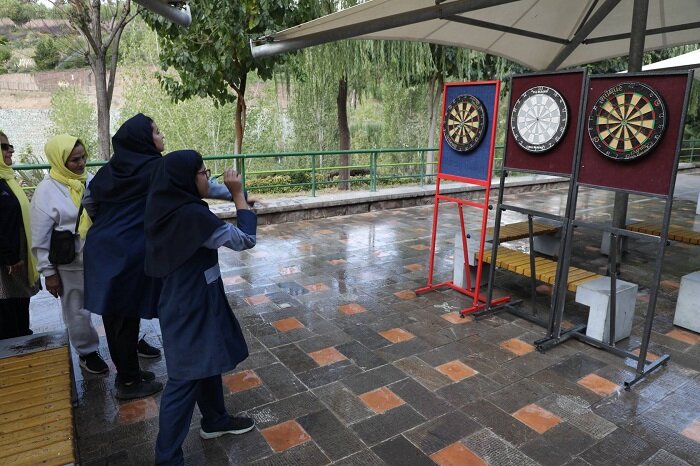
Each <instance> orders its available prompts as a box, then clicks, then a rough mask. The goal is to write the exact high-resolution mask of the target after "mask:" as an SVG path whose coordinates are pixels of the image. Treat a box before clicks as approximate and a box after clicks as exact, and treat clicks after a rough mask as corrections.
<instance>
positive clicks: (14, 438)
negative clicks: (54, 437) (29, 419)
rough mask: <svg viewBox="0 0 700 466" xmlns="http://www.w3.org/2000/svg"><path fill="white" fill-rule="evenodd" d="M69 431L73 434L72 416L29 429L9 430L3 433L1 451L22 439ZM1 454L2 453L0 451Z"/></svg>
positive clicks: (0, 440) (0, 439)
mask: <svg viewBox="0 0 700 466" xmlns="http://www.w3.org/2000/svg"><path fill="white" fill-rule="evenodd" d="M64 431H65V432H68V433H70V435H71V436H72V435H73V419H72V417H66V418H64V419H58V420H56V421H53V422H48V423H45V424H40V425H38V426H34V427H29V428H27V429H22V430H18V431H14V432H8V433H7V434H3V436H2V437H1V438H0V447H2V448H0V452H2V451H4V449H5V446H6V445H11V444H14V443H17V442H19V441H20V440H22V439H31V438H34V437H41V436H45V435H49V434H52V433H54V432H64ZM0 454H1V453H0Z"/></svg>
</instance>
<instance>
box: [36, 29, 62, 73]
mask: <svg viewBox="0 0 700 466" xmlns="http://www.w3.org/2000/svg"><path fill="white" fill-rule="evenodd" d="M60 59H61V56H60V54H59V52H58V47H56V42H55V41H54V40H53V39H52V38H51V37H44V38H43V39H41V41H40V42H39V44H38V45H37V46H36V50H35V51H34V62H35V63H36V68H37V69H38V70H39V71H45V70H52V69H54V68H56V65H58V62H59V61H60Z"/></svg>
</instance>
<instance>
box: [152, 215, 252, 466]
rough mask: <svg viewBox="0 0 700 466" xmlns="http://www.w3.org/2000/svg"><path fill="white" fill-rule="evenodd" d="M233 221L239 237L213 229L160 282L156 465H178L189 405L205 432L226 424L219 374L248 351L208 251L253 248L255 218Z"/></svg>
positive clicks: (215, 255)
mask: <svg viewBox="0 0 700 466" xmlns="http://www.w3.org/2000/svg"><path fill="white" fill-rule="evenodd" d="M237 217H238V230H239V231H229V230H233V229H234V228H235V227H233V226H232V225H225V226H224V227H222V228H223V231H222V229H221V228H220V229H218V230H217V231H216V232H215V233H214V234H213V235H212V237H211V238H210V239H209V240H208V241H207V242H205V246H203V247H201V248H199V249H198V250H197V251H196V252H195V254H194V255H193V256H192V258H191V259H190V260H188V261H187V262H185V263H184V264H183V265H182V266H181V267H179V268H178V269H177V270H175V271H174V272H173V273H171V274H170V275H167V276H166V277H165V278H164V279H163V289H162V292H161V298H160V303H159V306H158V312H159V314H160V319H161V320H160V322H161V330H162V332H163V351H164V352H165V362H166V365H167V368H168V383H167V384H166V386H165V390H164V391H163V397H162V398H161V402H160V420H159V424H160V431H159V432H158V440H157V443H156V464H158V465H161V464H162V465H166V464H168V465H169V464H172V465H179V464H183V463H182V460H183V457H182V449H181V445H182V443H183V442H184V440H185V437H187V433H188V432H189V428H190V422H191V420H192V410H193V409H194V404H195V403H197V405H198V406H199V410H200V411H201V412H202V426H203V427H205V428H206V429H207V430H216V429H217V428H218V427H219V426H221V425H225V423H226V422H227V421H228V412H227V411H226V407H225V405H224V395H223V386H222V383H221V374H222V373H224V372H228V371H231V370H233V369H235V367H236V366H237V365H238V364H239V363H240V362H241V361H243V360H244V359H246V358H247V357H248V346H247V345H246V342H245V339H244V337H243V333H242V331H241V327H240V325H239V324H238V320H237V319H236V317H235V316H234V314H233V311H232V310H231V307H230V306H229V304H228V300H227V299H226V293H225V292H224V284H223V282H222V281H221V272H220V270H219V255H218V252H217V250H216V249H209V247H212V246H213V247H215V248H216V247H219V246H226V247H229V248H231V249H234V250H242V249H248V248H251V247H253V246H254V245H255V229H256V224H257V219H256V216H255V214H254V213H253V212H251V211H249V210H240V211H238V213H237ZM227 237H228V238H227ZM225 238H226V239H227V241H225V242H224V239H225Z"/></svg>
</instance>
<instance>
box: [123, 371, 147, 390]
mask: <svg viewBox="0 0 700 466" xmlns="http://www.w3.org/2000/svg"><path fill="white" fill-rule="evenodd" d="M140 372H141V380H142V381H143V382H150V381H151V380H155V379H156V375H155V374H154V373H153V372H151V371H140ZM118 385H124V384H123V383H122V382H121V380H119V375H118V374H117V376H116V377H115V378H114V386H115V387H116V386H118Z"/></svg>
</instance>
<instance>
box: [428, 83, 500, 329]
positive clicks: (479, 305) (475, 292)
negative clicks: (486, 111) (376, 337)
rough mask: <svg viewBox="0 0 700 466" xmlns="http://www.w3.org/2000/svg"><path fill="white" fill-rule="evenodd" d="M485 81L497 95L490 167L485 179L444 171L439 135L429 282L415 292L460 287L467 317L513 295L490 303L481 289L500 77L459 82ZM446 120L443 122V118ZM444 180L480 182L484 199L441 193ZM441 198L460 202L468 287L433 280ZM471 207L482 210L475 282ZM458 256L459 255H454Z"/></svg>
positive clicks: (458, 289)
mask: <svg viewBox="0 0 700 466" xmlns="http://www.w3.org/2000/svg"><path fill="white" fill-rule="evenodd" d="M482 84H490V85H495V89H496V91H495V98H494V103H493V107H492V112H493V115H490V117H491V118H490V119H489V124H491V125H493V128H492V131H491V137H490V140H489V150H488V170H487V172H486V173H487V174H486V177H485V178H486V179H483V180H482V179H475V178H471V177H464V176H458V175H454V174H446V173H443V172H442V169H441V168H442V158H443V146H444V143H445V140H444V137H443V138H441V139H440V156H439V158H438V169H437V179H436V185H435V206H434V208H433V224H432V236H431V241H430V262H429V266H428V284H427V285H426V286H425V287H422V288H418V289H417V290H416V291H415V292H416V293H426V292H428V291H432V290H436V289H438V288H451V289H453V290H456V291H458V292H459V293H462V294H464V295H466V296H469V297H470V298H473V301H472V305H471V306H470V307H467V308H464V309H462V310H461V311H460V315H461V316H462V317H464V316H465V315H467V314H470V313H472V312H476V311H478V310H480V309H483V308H485V307H488V306H492V305H497V304H502V303H504V302H507V301H509V300H510V297H508V296H506V297H502V298H498V299H496V300H492V302H491V303H487V302H486V296H484V295H482V294H481V292H480V288H481V286H480V284H481V277H482V273H483V259H484V244H485V242H486V241H485V240H486V227H487V224H488V213H489V210H490V209H491V206H490V205H489V197H490V193H491V173H492V171H493V155H494V149H495V140H496V131H495V129H496V128H495V125H496V124H497V122H498V97H499V93H500V81H484V82H474V83H459V84H457V85H466V86H469V85H482ZM448 86H449V84H446V85H445V89H444V91H443V103H442V109H443V118H444V114H445V105H446V97H447V87H448ZM443 123H444V122H443ZM442 180H449V181H459V182H462V183H469V184H473V185H476V186H481V187H483V188H484V200H483V202H477V201H471V200H467V199H459V198H457V197H452V196H447V195H444V194H441V193H440V182H441V181H442ZM440 201H445V202H454V203H456V204H457V208H458V211H459V225H460V231H461V235H460V236H461V239H462V252H463V255H464V257H463V260H464V269H465V270H464V276H465V280H466V288H463V287H461V286H459V285H457V284H455V283H454V281H453V280H449V281H445V282H441V283H433V271H434V265H435V242H436V236H437V226H438V214H439V210H440ZM465 205H466V206H468V207H474V208H476V209H479V210H481V238H480V241H479V252H478V256H477V259H478V261H477V265H476V277H475V281H476V283H475V284H472V283H471V276H470V274H469V260H468V258H469V254H470V252H469V250H468V248H467V234H466V233H467V232H466V229H465V226H464V211H463V208H464V206H465ZM455 260H457V258H455Z"/></svg>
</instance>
